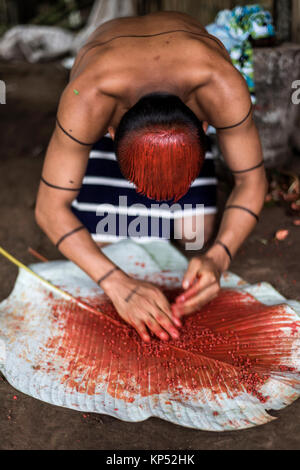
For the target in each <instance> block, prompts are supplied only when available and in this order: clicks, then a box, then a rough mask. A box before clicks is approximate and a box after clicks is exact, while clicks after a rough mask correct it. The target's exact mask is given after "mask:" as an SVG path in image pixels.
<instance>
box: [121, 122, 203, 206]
mask: <svg viewBox="0 0 300 470" xmlns="http://www.w3.org/2000/svg"><path fill="white" fill-rule="evenodd" d="M204 154H205V152H204V148H202V146H201V142H200V139H199V136H198V134H197V129H194V128H191V127H190V126H187V125H184V124H177V125H173V127H172V128H165V129H162V127H161V125H160V126H156V127H155V126H152V128H151V129H148V130H145V129H141V130H136V131H134V132H131V133H130V134H129V135H128V136H126V137H124V138H123V140H122V141H121V142H120V145H119V150H118V161H119V165H120V169H121V171H122V174H123V176H124V177H125V178H126V179H128V180H129V181H131V182H133V183H134V184H135V185H136V188H137V191H138V192H140V193H142V194H144V195H146V196H147V197H148V198H150V199H156V200H157V201H162V200H170V199H174V201H178V199H180V198H181V197H182V196H184V194H185V193H186V192H187V191H188V189H189V187H190V185H191V183H192V182H193V181H194V179H195V178H197V176H198V175H199V172H200V169H201V167H202V164H203V161H204Z"/></svg>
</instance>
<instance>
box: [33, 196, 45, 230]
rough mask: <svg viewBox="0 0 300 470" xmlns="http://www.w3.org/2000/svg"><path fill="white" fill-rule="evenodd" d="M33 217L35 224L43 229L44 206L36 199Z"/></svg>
mask: <svg viewBox="0 0 300 470" xmlns="http://www.w3.org/2000/svg"><path fill="white" fill-rule="evenodd" d="M34 218H35V221H36V223H37V225H38V226H39V227H40V228H41V229H42V230H45V226H46V220H47V214H46V210H45V207H44V206H43V205H42V204H41V203H40V202H39V201H38V200H37V203H36V206H35V210H34Z"/></svg>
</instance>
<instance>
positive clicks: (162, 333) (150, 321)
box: [146, 315, 169, 341]
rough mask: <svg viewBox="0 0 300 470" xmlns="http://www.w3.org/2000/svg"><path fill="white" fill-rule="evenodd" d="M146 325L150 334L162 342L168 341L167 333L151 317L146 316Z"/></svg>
mask: <svg viewBox="0 0 300 470" xmlns="http://www.w3.org/2000/svg"><path fill="white" fill-rule="evenodd" d="M146 325H147V326H148V328H149V330H150V331H152V333H154V334H155V335H156V336H157V337H158V338H160V339H162V340H163V341H167V340H168V339H169V335H168V333H167V332H166V331H164V330H163V329H162V328H161V327H160V326H159V324H158V323H157V321H156V320H155V319H154V318H153V317H152V315H148V316H147V318H146Z"/></svg>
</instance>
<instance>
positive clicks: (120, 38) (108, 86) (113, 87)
mask: <svg viewBox="0 0 300 470" xmlns="http://www.w3.org/2000/svg"><path fill="white" fill-rule="evenodd" d="M220 76H222V77H223V80H222V86H221V87H220V84H218V83H217V82H218V79H219V77H220ZM73 81H75V82H78V81H80V82H83V83H84V84H85V87H91V88H95V89H97V90H98V91H99V93H101V94H102V95H106V96H109V97H113V98H114V104H115V110H114V113H113V114H112V116H111V119H110V123H109V124H110V126H112V127H114V128H115V127H117V125H118V123H119V121H120V119H121V117H122V115H123V114H124V113H125V112H126V111H127V110H128V109H130V108H131V107H132V106H133V105H134V104H135V103H136V102H137V101H138V100H139V99H140V97H141V96H143V95H145V94H147V93H149V92H155V91H165V92H168V93H173V94H176V95H177V96H179V97H180V98H181V99H182V101H183V102H184V103H185V104H186V105H187V106H189V107H190V108H191V109H192V111H193V112H194V113H195V114H196V115H197V116H198V118H199V119H200V120H201V121H206V120H208V121H211V123H212V124H214V123H215V124H216V125H218V124H220V125H222V124H224V120H223V121H221V120H220V119H219V120H218V117H219V116H220V105H219V106H216V103H215V102H214V101H215V93H216V91H217V89H218V87H219V88H220V93H221V95H222V94H223V93H224V86H225V85H226V81H228V88H231V87H232V83H233V82H235V83H236V84H237V86H236V93H237V96H238V95H244V99H245V100H247V98H248V96H247V95H248V94H247V91H246V89H245V88H246V87H245V84H244V83H243V79H242V77H241V76H240V74H239V73H238V72H237V71H236V69H235V68H234V67H233V66H232V64H231V61H230V58H229V55H228V53H227V52H226V50H225V48H224V46H223V45H222V43H221V42H220V41H219V40H218V39H216V38H215V37H214V36H211V35H209V34H208V33H207V31H206V30H205V28H204V27H203V26H202V25H201V24H200V23H198V22H197V21H195V20H194V19H193V18H191V17H190V16H188V15H186V14H183V13H178V12H159V13H155V14H150V15H146V16H143V17H132V18H121V19H115V20H112V21H109V22H107V23H104V24H103V25H101V26H100V27H99V28H98V29H97V30H96V31H95V33H94V34H93V35H92V36H91V37H90V39H89V41H88V42H87V44H86V45H85V46H84V47H83V48H82V49H81V50H80V52H79V54H78V56H77V58H76V61H75V64H74V67H73V69H72V73H71V82H73ZM225 88H226V86H225ZM225 93H226V90H225ZM248 99H249V98H248ZM219 102H220V100H219ZM212 105H213V106H212ZM212 107H213V109H214V112H213V113H211V112H209V110H210V109H212ZM246 107H247V105H246ZM218 108H219V109H218ZM239 116H240V115H237V118H238V117H239ZM214 118H215V119H214ZM227 123H230V121H229V120H228V121H225V124H227Z"/></svg>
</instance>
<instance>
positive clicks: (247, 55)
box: [206, 5, 275, 102]
mask: <svg viewBox="0 0 300 470" xmlns="http://www.w3.org/2000/svg"><path fill="white" fill-rule="evenodd" d="M206 30H207V31H208V33H209V34H212V35H213V36H216V37H217V38H218V39H219V40H220V41H221V42H222V43H223V44H224V46H225V47H226V49H227V51H228V52H229V54H230V57H231V60H232V63H233V65H234V66H235V67H236V68H237V69H238V70H239V72H240V73H241V74H242V75H243V77H244V78H245V80H246V82H247V85H248V88H249V91H250V94H251V97H252V102H255V83H254V68H253V48H252V45H251V43H250V38H252V39H261V38H266V37H271V36H274V35H275V30H274V26H273V19H272V15H271V13H270V12H269V11H266V10H264V9H263V7H261V6H260V5H247V6H238V7H236V8H233V10H222V11H220V12H219V13H218V15H217V16H216V18H215V21H214V23H212V24H209V25H208V26H206Z"/></svg>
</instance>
